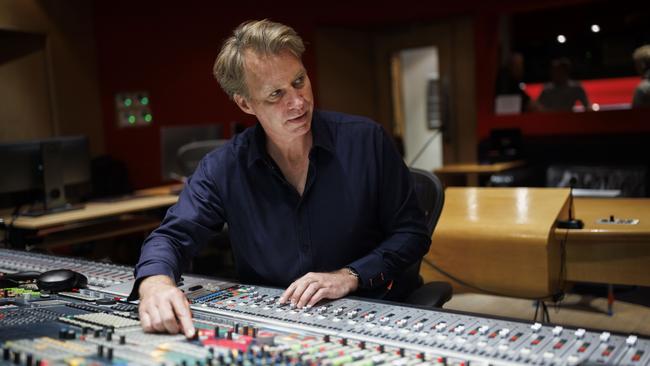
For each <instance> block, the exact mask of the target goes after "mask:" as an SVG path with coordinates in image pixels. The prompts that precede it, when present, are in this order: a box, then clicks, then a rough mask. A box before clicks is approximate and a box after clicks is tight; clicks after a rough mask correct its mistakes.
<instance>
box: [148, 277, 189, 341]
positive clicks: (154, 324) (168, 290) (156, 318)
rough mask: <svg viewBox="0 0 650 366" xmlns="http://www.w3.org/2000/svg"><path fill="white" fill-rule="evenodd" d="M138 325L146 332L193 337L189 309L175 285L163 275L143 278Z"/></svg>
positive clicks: (183, 296) (185, 299)
mask: <svg viewBox="0 0 650 366" xmlns="http://www.w3.org/2000/svg"><path fill="white" fill-rule="evenodd" d="M139 293H140V306H139V307H138V312H139V313H140V324H141V325H142V328H143V329H144V331H145V332H167V333H171V334H176V333H178V332H183V333H185V336H186V337H187V338H191V337H193V336H194V332H195V330H194V325H193V323H192V314H191V313H190V305H189V303H188V302H187V298H185V295H183V292H181V290H179V289H178V288H177V287H176V284H175V283H174V281H173V280H172V279H171V278H169V277H168V276H165V275H157V276H151V277H147V278H145V279H144V280H143V281H142V282H141V283H140V291H139Z"/></svg>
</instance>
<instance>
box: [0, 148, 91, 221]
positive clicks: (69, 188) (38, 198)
mask: <svg viewBox="0 0 650 366" xmlns="http://www.w3.org/2000/svg"><path fill="white" fill-rule="evenodd" d="M0 162H1V164H0V166H2V167H3V168H2V169H1V170H0V174H1V176H2V179H0V206H1V207H12V206H13V207H17V206H19V205H25V204H28V203H30V204H32V207H31V209H29V210H27V211H25V212H22V213H21V215H27V216H40V215H43V214H47V213H53V212H58V211H65V210H70V209H74V208H78V207H80V206H79V205H72V204H70V202H69V200H68V198H73V199H74V198H77V199H78V198H79V197H78V196H79V195H80V194H81V193H82V192H83V191H84V190H89V187H90V152H89V148H88V139H87V138H86V137H83V136H70V137H55V138H50V139H44V140H35V141H23V142H13V143H0ZM84 187H85V188H84ZM66 194H67V195H69V196H74V197H67V195H66Z"/></svg>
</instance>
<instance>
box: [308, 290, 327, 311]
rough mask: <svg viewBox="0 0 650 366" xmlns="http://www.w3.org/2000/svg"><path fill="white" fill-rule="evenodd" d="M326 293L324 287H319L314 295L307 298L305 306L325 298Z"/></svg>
mask: <svg viewBox="0 0 650 366" xmlns="http://www.w3.org/2000/svg"><path fill="white" fill-rule="evenodd" d="M326 293H327V289H326V288H324V287H321V288H320V289H318V291H316V293H314V295H313V296H312V297H311V299H309V302H308V303H307V306H310V307H311V306H314V305H316V304H317V303H318V302H319V301H321V300H322V299H324V298H325V294H326Z"/></svg>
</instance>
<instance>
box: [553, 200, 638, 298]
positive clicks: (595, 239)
mask: <svg viewBox="0 0 650 366" xmlns="http://www.w3.org/2000/svg"><path fill="white" fill-rule="evenodd" d="M574 206H575V217H577V218H579V219H581V220H582V221H584V224H585V226H584V228H583V229H581V230H566V229H555V238H556V240H564V239H565V238H566V278H567V280H569V281H577V282H598V283H608V284H624V285H640V286H650V199H647V198H634V199H632V198H575V199H574ZM611 215H613V216H614V218H621V219H622V218H634V219H638V220H639V223H638V224H636V225H617V224H602V223H598V222H597V221H598V220H599V219H608V218H609V217H610V216H611Z"/></svg>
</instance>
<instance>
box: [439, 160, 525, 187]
mask: <svg viewBox="0 0 650 366" xmlns="http://www.w3.org/2000/svg"><path fill="white" fill-rule="evenodd" d="M524 165H526V162H525V161H523V160H515V161H507V162H503V163H494V164H476V163H461V164H449V165H445V166H443V167H441V168H439V169H436V170H434V173H435V174H436V175H438V176H440V178H441V179H443V180H444V179H445V178H444V176H445V175H464V176H465V184H466V185H467V186H474V187H476V186H478V185H479V181H478V177H479V175H482V174H494V173H500V172H504V171H507V170H510V169H514V168H517V167H520V166H524Z"/></svg>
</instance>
